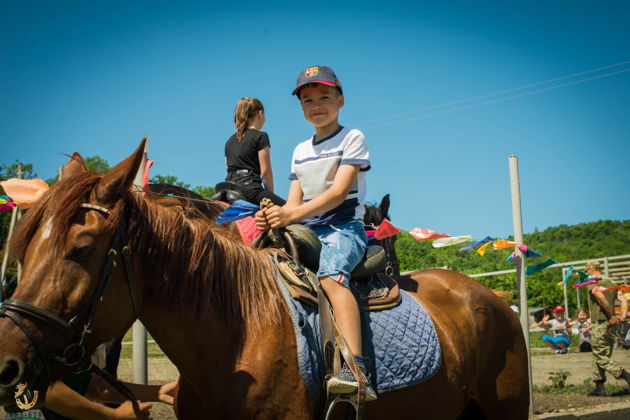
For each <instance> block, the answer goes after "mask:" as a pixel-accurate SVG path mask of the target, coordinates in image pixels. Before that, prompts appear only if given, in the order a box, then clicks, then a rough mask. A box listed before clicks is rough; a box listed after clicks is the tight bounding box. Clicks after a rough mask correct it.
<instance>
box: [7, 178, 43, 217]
mask: <svg viewBox="0 0 630 420" xmlns="http://www.w3.org/2000/svg"><path fill="white" fill-rule="evenodd" d="M0 185H2V188H4V191H5V192H6V193H7V195H8V196H9V197H11V199H13V202H14V203H15V204H16V205H17V206H18V207H19V208H21V209H23V210H24V209H27V208H29V207H31V206H32V205H33V203H34V202H36V201H37V200H39V198H40V197H41V196H42V195H43V194H44V193H45V192H46V191H48V184H46V182H44V181H43V180H41V179H20V178H11V179H7V180H6V181H2V182H0Z"/></svg>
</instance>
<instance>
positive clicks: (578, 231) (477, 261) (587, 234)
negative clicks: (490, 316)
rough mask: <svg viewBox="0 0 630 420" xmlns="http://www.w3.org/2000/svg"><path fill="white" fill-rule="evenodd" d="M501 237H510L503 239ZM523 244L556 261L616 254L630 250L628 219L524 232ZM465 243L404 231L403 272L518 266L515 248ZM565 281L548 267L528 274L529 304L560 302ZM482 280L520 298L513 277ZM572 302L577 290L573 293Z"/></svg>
mask: <svg viewBox="0 0 630 420" xmlns="http://www.w3.org/2000/svg"><path fill="white" fill-rule="evenodd" d="M503 239H512V238H511V237H510V238H503ZM524 242H525V244H526V245H527V246H529V247H530V248H531V249H532V250H534V251H537V252H539V253H541V254H543V255H544V256H545V257H553V258H554V259H555V260H557V261H558V262H568V261H575V260H583V259H587V258H597V257H605V256H613V255H627V254H630V220H625V221H613V220H600V221H597V222H591V223H581V224H578V225H573V226H567V225H560V226H557V227H551V228H548V229H545V230H544V231H542V232H538V231H537V232H534V233H531V234H526V235H525V237H524ZM461 246H462V245H460V246H458V245H455V246H450V247H446V248H433V247H432V245H431V241H417V240H415V239H414V238H413V237H412V236H411V235H409V234H408V233H406V232H402V233H401V234H400V235H398V240H397V241H396V253H397V255H398V259H399V260H400V265H401V271H407V270H417V269H424V268H432V267H444V266H446V267H448V268H449V269H451V270H455V271H459V272H462V273H466V274H473V273H483V272H489V271H499V270H508V269H511V268H514V264H513V263H510V262H507V261H506V258H507V257H508V256H509V255H510V253H511V252H512V249H504V250H499V251H493V250H492V246H489V247H488V248H487V249H486V254H485V256H483V257H482V256H480V255H478V254H477V252H475V250H468V251H462V252H459V248H461ZM543 261H544V259H543V258H536V259H530V258H528V259H527V261H526V263H527V265H533V264H538V263H541V262H543ZM560 280H562V270H561V269H557V268H556V269H553V268H552V269H547V270H544V271H542V272H539V273H537V274H534V275H532V276H530V277H528V278H527V285H528V297H529V303H530V305H535V306H550V305H555V304H560V303H561V302H562V299H563V298H562V289H561V288H560V287H558V286H556V283H557V282H559V281H560ZM479 281H481V282H482V283H484V284H486V285H487V286H488V287H490V288H492V289H498V290H507V291H512V292H513V297H516V292H515V290H516V281H515V276H514V275H513V274H511V275H503V276H493V277H488V278H479ZM569 297H570V298H571V300H574V299H575V292H571V293H569Z"/></svg>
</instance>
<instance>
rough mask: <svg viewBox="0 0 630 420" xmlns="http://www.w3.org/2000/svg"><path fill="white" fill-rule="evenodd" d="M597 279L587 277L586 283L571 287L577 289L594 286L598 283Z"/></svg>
mask: <svg viewBox="0 0 630 420" xmlns="http://www.w3.org/2000/svg"><path fill="white" fill-rule="evenodd" d="M599 280H600V279H599V277H589V278H588V279H586V281H583V282H582V283H575V284H574V285H573V286H572V287H573V288H575V289H577V288H578V287H584V286H590V285H591V284H595V283H597V282H598V281H599Z"/></svg>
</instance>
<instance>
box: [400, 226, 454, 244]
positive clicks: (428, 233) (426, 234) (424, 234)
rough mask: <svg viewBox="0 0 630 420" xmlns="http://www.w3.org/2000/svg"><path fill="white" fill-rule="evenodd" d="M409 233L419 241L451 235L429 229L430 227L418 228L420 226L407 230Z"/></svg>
mask: <svg viewBox="0 0 630 420" xmlns="http://www.w3.org/2000/svg"><path fill="white" fill-rule="evenodd" d="M409 233H410V234H411V236H413V237H414V238H416V239H417V240H419V241H430V240H432V239H437V238H447V237H449V236H451V235H447V234H446V233H437V232H436V231H434V230H431V229H420V228H413V229H411V230H410V231H409Z"/></svg>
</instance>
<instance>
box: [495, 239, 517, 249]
mask: <svg viewBox="0 0 630 420" xmlns="http://www.w3.org/2000/svg"><path fill="white" fill-rule="evenodd" d="M514 246H516V242H512V241H506V240H505V239H497V240H496V241H494V244H492V247H493V248H494V250H495V251H496V250H497V249H505V248H512V247H514Z"/></svg>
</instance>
